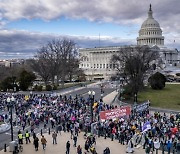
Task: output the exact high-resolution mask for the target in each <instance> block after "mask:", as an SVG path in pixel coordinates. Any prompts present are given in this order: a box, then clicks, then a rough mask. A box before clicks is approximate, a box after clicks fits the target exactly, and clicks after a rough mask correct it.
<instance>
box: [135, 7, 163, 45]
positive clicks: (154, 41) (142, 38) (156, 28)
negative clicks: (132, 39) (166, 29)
mask: <svg viewBox="0 0 180 154" xmlns="http://www.w3.org/2000/svg"><path fill="white" fill-rule="evenodd" d="M137 44H138V45H151V46H152V45H157V46H163V45H164V37H163V36H162V30H161V28H160V25H159V23H158V22H157V21H156V20H155V19H154V18H153V11H152V9H151V4H150V8H149V11H148V18H147V19H146V20H145V21H144V22H143V24H142V26H141V29H140V31H139V37H137Z"/></svg>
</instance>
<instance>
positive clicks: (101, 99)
mask: <svg viewBox="0 0 180 154" xmlns="http://www.w3.org/2000/svg"><path fill="white" fill-rule="evenodd" d="M102 99H103V85H102V84H101V100H102Z"/></svg>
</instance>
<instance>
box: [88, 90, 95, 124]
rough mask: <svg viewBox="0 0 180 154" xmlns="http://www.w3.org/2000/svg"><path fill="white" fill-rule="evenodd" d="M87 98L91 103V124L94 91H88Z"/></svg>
mask: <svg viewBox="0 0 180 154" xmlns="http://www.w3.org/2000/svg"><path fill="white" fill-rule="evenodd" d="M88 94H89V98H90V102H91V104H90V105H91V108H90V109H91V123H93V102H94V95H95V91H89V92H88Z"/></svg>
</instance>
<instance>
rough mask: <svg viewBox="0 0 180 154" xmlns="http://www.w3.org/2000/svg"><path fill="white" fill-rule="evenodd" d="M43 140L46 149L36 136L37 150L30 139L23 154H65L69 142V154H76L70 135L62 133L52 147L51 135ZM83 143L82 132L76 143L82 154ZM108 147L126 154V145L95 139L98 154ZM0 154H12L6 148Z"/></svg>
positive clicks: (140, 149) (117, 153)
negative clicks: (45, 141) (45, 140)
mask: <svg viewBox="0 0 180 154" xmlns="http://www.w3.org/2000/svg"><path fill="white" fill-rule="evenodd" d="M44 136H45V138H46V139H47V147H46V150H43V149H42V145H41V142H40V140H41V137H40V135H38V138H39V150H38V151H35V149H34V146H33V140H32V138H31V143H29V144H23V152H22V153H23V154H32V153H36V154H42V153H43V154H45V153H46V154H65V151H66V148H65V147H66V142H67V141H68V140H69V141H70V144H71V147H70V154H77V152H76V147H73V140H72V139H70V133H64V132H62V135H60V134H58V137H57V144H55V145H53V144H52V137H51V136H52V134H50V135H49V134H47V133H46V134H44ZM84 143H85V139H84V138H83V132H82V133H80V134H79V136H78V141H77V146H78V145H80V146H81V147H82V152H83V154H84V152H85V149H84ZM106 147H109V148H110V150H111V153H112V154H125V153H126V152H125V151H126V145H121V144H120V143H118V141H117V140H114V141H111V139H110V138H107V139H104V138H103V137H100V138H98V137H97V139H96V145H95V148H96V151H97V153H98V154H102V153H103V150H104V149H105V148H106ZM139 153H141V154H143V153H145V152H144V150H143V149H142V148H139V149H135V152H134V154H139ZM0 154H12V152H9V148H7V152H4V151H3V150H2V151H0ZM87 154H90V152H88V153H87Z"/></svg>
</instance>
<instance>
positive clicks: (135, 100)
mask: <svg viewBox="0 0 180 154" xmlns="http://www.w3.org/2000/svg"><path fill="white" fill-rule="evenodd" d="M136 104H137V93H135V94H134V105H136Z"/></svg>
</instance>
